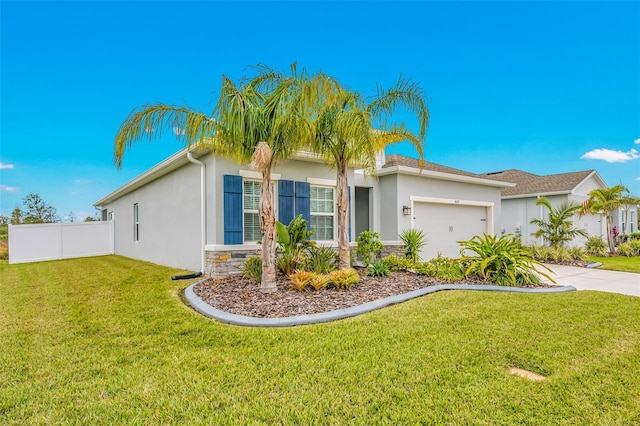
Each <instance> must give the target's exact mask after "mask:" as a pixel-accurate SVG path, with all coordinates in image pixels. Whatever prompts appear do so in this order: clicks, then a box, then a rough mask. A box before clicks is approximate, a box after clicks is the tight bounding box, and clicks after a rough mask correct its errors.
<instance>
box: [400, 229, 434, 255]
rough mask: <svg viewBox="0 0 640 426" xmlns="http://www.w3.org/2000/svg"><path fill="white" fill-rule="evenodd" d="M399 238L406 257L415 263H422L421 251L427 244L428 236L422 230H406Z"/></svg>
mask: <svg viewBox="0 0 640 426" xmlns="http://www.w3.org/2000/svg"><path fill="white" fill-rule="evenodd" d="M398 237H400V240H401V241H402V248H403V249H404V257H405V258H407V259H409V260H411V261H412V262H414V263H417V262H419V261H420V254H419V253H420V250H421V249H422V247H424V246H425V245H426V244H427V236H426V235H425V234H424V232H423V231H422V230H420V229H405V230H404V231H402V232H401V233H400V234H399V235H398Z"/></svg>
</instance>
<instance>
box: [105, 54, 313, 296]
mask: <svg viewBox="0 0 640 426" xmlns="http://www.w3.org/2000/svg"><path fill="white" fill-rule="evenodd" d="M256 69H257V75H255V76H254V77H252V78H245V79H243V80H242V81H241V83H240V85H239V86H237V85H236V84H234V83H233V82H232V81H231V80H230V79H229V78H227V77H226V76H223V77H222V88H221V90H220V96H219V98H218V102H217V104H216V106H215V108H214V110H213V113H212V114H211V115H210V116H209V115H206V114H204V113H202V112H199V111H194V110H192V109H190V108H186V107H175V106H169V105H164V104H155V105H150V106H144V107H142V108H141V109H139V110H138V111H133V112H132V113H131V114H130V115H129V117H128V118H127V119H126V120H125V121H124V123H123V124H122V125H121V127H120V129H119V131H118V134H117V136H116V141H115V164H116V166H118V167H121V165H122V157H123V155H124V151H125V148H128V147H130V146H131V145H132V144H133V143H134V142H137V141H140V140H141V139H145V138H146V139H152V138H153V137H158V136H160V135H161V133H162V130H163V129H164V130H167V129H170V130H174V131H175V129H180V131H179V132H178V133H183V136H184V138H185V141H186V144H187V146H190V145H192V144H197V145H198V147H199V148H201V149H208V150H210V151H211V152H212V153H213V154H214V155H218V156H221V157H224V158H226V159H230V160H234V161H236V162H239V163H242V164H246V163H249V162H250V166H251V167H252V168H253V169H254V170H256V171H258V172H260V173H261V174H262V185H261V191H260V204H259V209H258V215H259V217H260V226H261V233H262V283H261V291H263V292H273V291H275V290H276V281H275V280H276V268H275V253H276V235H275V215H274V209H273V197H272V190H271V170H272V169H273V167H274V166H275V165H276V164H277V163H278V162H279V161H282V160H285V159H287V158H289V157H290V156H291V155H292V154H293V153H294V152H295V151H296V150H297V149H298V148H299V147H300V146H302V145H308V144H309V142H310V140H311V135H312V126H311V123H310V120H309V118H308V117H309V112H308V111H309V110H308V107H309V102H308V101H306V100H305V99H306V98H305V96H306V95H308V94H309V93H313V92H314V91H313V90H312V89H311V88H310V87H311V81H312V79H311V78H310V77H309V76H308V75H307V73H306V71H304V70H303V71H302V72H298V70H297V67H296V64H293V65H291V69H290V74H289V75H283V74H281V73H277V72H275V71H273V70H272V69H270V68H268V67H265V66H258V67H256Z"/></svg>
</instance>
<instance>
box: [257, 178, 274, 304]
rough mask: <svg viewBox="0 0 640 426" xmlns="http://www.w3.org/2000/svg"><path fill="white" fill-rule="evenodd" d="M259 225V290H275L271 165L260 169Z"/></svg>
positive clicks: (267, 291) (269, 291)
mask: <svg viewBox="0 0 640 426" xmlns="http://www.w3.org/2000/svg"><path fill="white" fill-rule="evenodd" d="M259 215H260V226H261V228H262V283H261V284H260V291H261V292H263V293H273V292H274V291H276V231H275V229H276V219H275V215H274V212H273V194H272V192H271V167H265V168H264V169H263V170H262V187H261V189H260V210H259Z"/></svg>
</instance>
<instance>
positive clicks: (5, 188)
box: [0, 185, 18, 192]
mask: <svg viewBox="0 0 640 426" xmlns="http://www.w3.org/2000/svg"><path fill="white" fill-rule="evenodd" d="M17 190H18V188H16V187H15V186H7V185H0V191H7V192H15V191H17Z"/></svg>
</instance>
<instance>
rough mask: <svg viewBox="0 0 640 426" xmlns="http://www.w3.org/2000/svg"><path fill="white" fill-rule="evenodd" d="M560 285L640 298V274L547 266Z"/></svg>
mask: <svg viewBox="0 0 640 426" xmlns="http://www.w3.org/2000/svg"><path fill="white" fill-rule="evenodd" d="M545 265H546V266H547V267H548V268H549V269H551V270H552V271H553V272H554V273H553V274H549V275H550V276H551V278H553V279H554V280H556V283H557V284H558V285H572V286H574V287H575V288H576V289H577V290H597V291H606V292H609V293H620V294H627V295H629V296H638V297H640V274H634V273H631V272H618V271H606V270H603V269H597V268H578V267H575V266H564V265H550V264H545Z"/></svg>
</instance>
